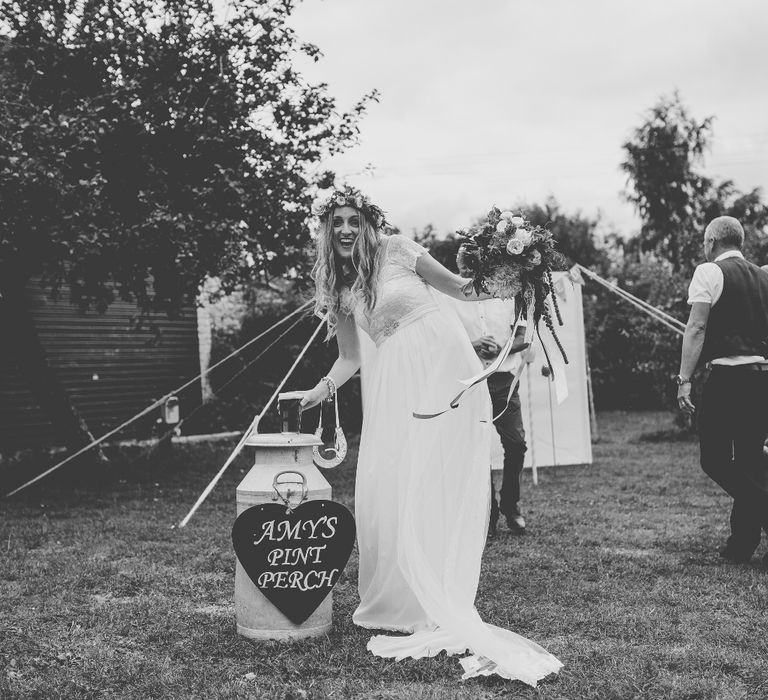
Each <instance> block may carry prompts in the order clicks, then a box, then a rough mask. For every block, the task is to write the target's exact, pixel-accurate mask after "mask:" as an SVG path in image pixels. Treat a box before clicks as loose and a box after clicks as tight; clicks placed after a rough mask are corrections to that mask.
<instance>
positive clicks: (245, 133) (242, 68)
mask: <svg viewBox="0 0 768 700" xmlns="http://www.w3.org/2000/svg"><path fill="white" fill-rule="evenodd" d="M294 4H295V0H281V2H278V3H274V2H266V1H265V0H239V1H238V2H237V3H230V5H229V9H228V13H229V15H228V17H227V18H226V19H225V20H222V21H218V20H217V17H216V15H215V11H214V7H213V4H212V3H211V2H209V1H208V0H182V1H179V2H176V1H172V0H112V1H110V2H107V3H101V2H96V1H95V0H86V1H85V2H78V1H76V0H60V1H58V2H51V1H50V0H11V1H10V2H5V3H3V5H2V6H0V32H2V34H3V36H2V37H0V39H1V41H0V202H2V217H0V285H1V287H0V293H2V303H1V304H0V313H2V322H3V324H4V330H5V336H6V338H8V339H9V341H10V342H13V344H14V349H15V355H16V356H17V357H18V358H19V361H20V363H21V365H22V368H23V371H24V373H25V374H26V375H27V377H28V379H29V380H30V382H31V383H32V386H33V389H34V390H35V391H36V393H37V394H38V398H39V399H40V400H41V402H42V403H43V407H44V408H46V409H48V412H49V413H50V414H51V417H52V418H53V420H54V422H58V423H61V422H62V421H63V422H64V423H66V424H67V432H68V433H69V434H70V435H72V436H73V440H74V442H75V443H77V442H81V441H82V440H83V439H84V436H83V434H82V431H81V430H78V429H77V426H76V425H75V424H73V423H72V416H73V415H74V414H73V413H72V412H71V411H69V410H68V408H67V400H66V397H65V396H63V395H62V392H61V390H60V387H59V388H56V382H55V378H54V377H53V376H52V374H51V373H50V371H49V370H46V369H45V367H44V355H43V354H42V349H41V348H40V344H39V342H38V340H37V338H36V336H35V333H34V327H33V325H32V324H31V323H30V320H29V318H28V315H27V314H26V310H25V305H24V287H25V285H26V283H27V280H28V279H29V278H30V277H32V276H37V275H40V276H42V278H43V280H44V281H45V283H46V284H47V285H48V286H49V288H50V290H51V292H52V294H56V293H57V292H58V291H59V289H60V288H61V286H62V284H63V283H65V282H66V283H67V284H68V286H69V289H70V290H71V294H72V301H73V302H75V303H77V304H79V305H80V307H81V308H84V309H85V308H88V307H95V308H97V309H100V310H103V309H105V308H106V307H107V306H108V304H109V303H110V302H111V301H112V300H113V299H114V298H115V295H119V296H120V297H122V298H124V299H130V300H135V301H136V302H137V304H138V306H139V308H140V309H142V310H144V311H149V310H153V311H165V312H167V313H173V312H174V311H175V310H176V309H178V308H179V306H180V304H182V303H184V302H189V301H191V300H194V299H195V297H196V296H197V294H198V290H199V287H200V284H201V282H202V281H203V280H204V279H205V278H206V276H209V275H216V276H219V277H220V278H221V280H222V283H223V285H224V287H225V289H232V288H234V287H235V286H236V285H238V284H246V285H252V284H256V283H258V282H259V281H263V280H264V279H268V278H269V277H271V276H274V275H281V274H288V275H290V276H293V277H301V276H302V275H304V274H305V273H306V271H307V262H308V261H307V256H306V253H305V249H306V248H307V246H308V244H309V235H308V229H307V225H306V224H307V218H308V216H309V207H310V201H311V198H312V192H313V187H314V186H315V185H316V184H318V181H319V180H321V179H322V180H325V181H326V182H324V183H323V184H327V181H328V180H329V179H332V174H330V175H329V174H327V173H325V174H321V175H313V172H314V170H315V169H316V168H317V164H318V163H319V162H320V160H321V159H322V158H323V157H324V156H326V155H327V154H332V153H334V152H337V151H339V150H342V149H344V148H345V147H347V146H348V145H350V144H351V143H353V142H354V141H355V139H356V137H357V133H358V120H359V118H360V117H361V116H362V114H363V113H364V111H365V109H366V107H367V105H368V104H369V103H370V101H371V100H372V99H376V94H375V92H373V93H371V94H370V95H368V96H365V97H363V99H361V101H360V102H358V103H357V104H356V105H354V106H353V108H352V109H351V111H349V112H344V113H338V112H337V111H336V108H335V103H334V100H333V99H332V97H331V96H330V95H329V94H328V91H327V86H325V85H324V84H320V85H310V84H308V83H307V82H306V81H305V80H304V79H303V78H302V77H301V75H300V74H299V73H297V72H296V70H295V69H294V67H293V63H294V60H295V58H296V56H297V55H298V54H299V53H304V54H307V55H309V56H310V57H312V58H314V59H315V60H317V59H318V58H319V56H320V53H319V50H318V49H317V47H315V46H312V45H307V44H301V43H300V42H299V40H298V39H297V37H296V36H295V34H294V32H293V31H292V30H291V29H290V27H288V26H287V24H286V20H287V18H288V16H289V15H290V13H291V11H292V9H293V6H294ZM51 392H53V395H55V396H52V394H51ZM76 422H77V421H76ZM78 432H79V433H80V434H79V435H78ZM75 438H76V439H75Z"/></svg>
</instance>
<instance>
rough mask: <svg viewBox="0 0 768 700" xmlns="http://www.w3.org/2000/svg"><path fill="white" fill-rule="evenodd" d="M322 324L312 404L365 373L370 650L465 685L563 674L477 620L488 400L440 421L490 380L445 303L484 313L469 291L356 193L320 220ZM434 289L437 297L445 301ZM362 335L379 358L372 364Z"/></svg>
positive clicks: (364, 605) (363, 535)
mask: <svg viewBox="0 0 768 700" xmlns="http://www.w3.org/2000/svg"><path fill="white" fill-rule="evenodd" d="M317 213H318V214H319V215H320V221H321V226H320V231H319V234H318V239H317V253H318V257H317V262H316V264H315V268H314V271H313V276H314V279H315V283H316V297H315V301H316V305H315V309H316V312H317V313H319V314H327V321H328V328H329V336H332V335H335V336H336V338H337V341H338V346H339V357H338V359H337V361H336V362H335V363H334V365H333V367H332V368H331V370H330V372H329V373H328V376H327V377H324V378H323V379H322V380H321V381H320V382H318V384H317V386H315V388H314V389H311V390H310V391H307V392H305V395H304V398H303V400H302V404H303V407H304V408H305V409H307V408H310V407H312V406H314V405H317V404H318V403H320V402H321V401H322V400H324V399H326V398H327V397H328V396H329V394H330V392H331V391H333V390H334V388H335V387H339V386H341V385H342V384H344V382H346V381H347V380H348V379H349V378H350V377H351V376H352V375H353V374H354V373H355V372H357V370H358V368H360V365H361V355H363V356H364V357H365V361H364V362H363V363H362V364H363V367H362V374H363V428H362V433H361V437H360V451H359V457H358V466H357V482H356V489H355V515H356V520H357V531H358V546H359V553H360V572H359V585H358V588H359V592H360V606H359V607H358V608H357V610H356V611H355V613H354V616H353V621H354V623H355V624H357V625H360V626H361V627H366V628H369V629H375V630H388V631H393V632H405V633H408V634H407V636H391V635H377V636H374V637H373V638H372V639H371V640H370V642H369V643H368V649H369V650H370V651H371V652H373V653H374V654H376V655H378V656H382V657H388V658H395V659H397V660H400V659H404V658H408V657H412V658H420V657H424V656H435V655H436V654H438V653H440V652H441V651H446V652H447V653H449V654H463V653H465V652H469V653H470V655H469V656H467V657H465V658H462V659H461V664H462V666H463V668H464V676H463V677H464V678H469V677H472V676H476V675H489V674H492V673H495V674H498V675H500V676H502V677H504V678H509V679H519V680H522V681H524V682H526V683H528V684H530V685H536V683H537V681H538V680H540V679H541V678H543V677H545V676H547V675H549V674H550V673H553V672H556V671H558V670H559V669H560V667H561V666H562V664H561V663H560V661H558V660H557V659H556V658H555V657H554V656H552V655H551V654H549V653H548V652H547V651H546V650H544V649H543V648H542V647H540V646H538V645H537V644H535V643H534V642H531V641H529V640H527V639H525V638H524V637H521V636H520V635H517V634H515V633H514V632H510V631H508V630H505V629H502V628H499V627H496V626H493V625H490V624H486V623H484V622H483V621H482V620H481V619H480V616H479V615H478V613H477V611H476V610H475V606H474V600H475V595H476V592H477V586H478V581H479V577H480V563H481V557H482V553H483V549H484V547H485V538H486V532H487V527H488V515H489V510H490V482H489V480H490V467H489V453H490V447H489V442H488V441H489V439H490V432H489V425H490V423H489V421H490V399H489V395H488V392H487V391H484V390H483V389H484V387H479V389H473V390H471V391H469V392H468V393H467V394H465V396H464V398H463V400H462V401H461V403H460V405H459V406H458V407H457V408H456V409H453V410H449V411H448V412H447V413H444V414H442V415H440V416H438V417H437V418H434V419H431V420H420V419H418V418H415V417H414V415H413V414H414V412H420V413H429V412H437V411H440V410H443V409H444V408H446V407H447V406H448V404H449V402H450V400H451V399H452V398H453V397H454V396H456V395H457V394H458V393H459V391H461V389H462V388H463V387H462V385H460V384H459V381H458V380H459V379H461V378H466V377H469V376H471V375H474V374H477V373H478V372H480V371H481V370H482V367H481V364H480V361H479V360H478V358H477V355H476V354H475V352H474V350H473V349H472V345H471V344H470V342H469V338H468V337H467V334H466V332H465V330H464V328H463V326H462V325H461V322H460V321H459V320H458V318H457V317H456V316H454V315H452V314H451V313H450V312H449V311H447V310H446V305H444V304H442V303H441V302H440V299H439V296H440V293H442V294H446V295H448V296H451V297H453V298H454V299H460V300H465V301H476V300H478V299H479V298H482V297H478V296H476V295H475V294H474V293H473V294H472V296H471V297H467V296H465V295H464V293H463V292H462V290H461V287H462V286H463V284H464V283H465V282H466V281H467V280H464V279H463V278H461V277H459V276H457V275H455V274H453V273H452V272H450V271H448V270H447V269H446V268H444V267H443V266H442V265H440V263H438V262H437V261H436V260H434V259H433V258H432V257H431V256H430V255H429V254H428V253H427V251H426V250H425V249H424V248H423V247H421V246H420V245H418V244H417V243H415V242H413V241H411V240H410V239H408V238H405V237H404V236H401V235H392V236H386V235H383V234H381V233H380V228H381V227H382V225H383V222H384V217H383V213H382V212H381V210H380V209H378V208H377V207H376V206H374V205H372V204H371V203H370V202H369V201H368V200H367V198H365V197H364V196H363V195H361V194H360V193H359V192H357V191H356V190H353V189H351V188H346V189H345V190H343V191H341V192H335V193H334V195H333V196H332V197H331V199H330V200H329V202H327V203H326V204H325V206H323V207H322V208H321V209H320V210H319V211H318V212H317ZM435 290H436V291H437V293H435ZM358 328H359V329H361V330H362V332H364V333H365V334H367V335H368V336H370V339H371V340H372V341H373V343H374V344H375V346H376V350H375V352H373V353H362V352H361V343H360V338H359V337H358Z"/></svg>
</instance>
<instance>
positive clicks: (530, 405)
mask: <svg viewBox="0 0 768 700" xmlns="http://www.w3.org/2000/svg"><path fill="white" fill-rule="evenodd" d="M525 373H526V377H525V380H526V381H525V383H526V384H527V385H528V428H529V430H530V432H531V435H530V437H529V438H528V441H529V442H530V445H531V474H532V476H533V485H534V486H538V485H539V470H538V468H537V466H536V441H535V440H534V439H533V401H532V400H531V363H530V362H528V363H527V364H526V365H525ZM526 437H527V436H526Z"/></svg>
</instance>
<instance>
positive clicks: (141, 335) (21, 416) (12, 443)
mask: <svg viewBox="0 0 768 700" xmlns="http://www.w3.org/2000/svg"><path fill="white" fill-rule="evenodd" d="M68 297H69V295H68V290H66V289H64V290H62V293H61V297H60V299H59V300H57V301H52V300H51V299H49V298H48V297H47V295H46V293H45V291H44V290H43V289H41V287H40V285H39V283H38V282H36V281H35V282H32V283H30V285H29V287H28V289H27V298H28V303H29V305H30V310H31V312H32V314H33V317H34V319H35V323H36V326H37V330H38V334H39V336H40V339H41V342H42V343H43V346H44V347H45V349H46V352H47V354H48V361H49V364H50V365H51V366H52V367H53V368H54V369H55V371H56V372H57V373H58V375H59V377H60V379H61V381H62V383H63V385H64V386H65V387H66V389H67V391H68V393H69V396H70V398H71V399H72V401H73V403H74V404H75V406H76V407H77V409H78V410H79V411H80V412H81V414H82V415H83V417H84V418H85V420H86V422H87V423H88V426H89V427H90V429H91V431H92V432H93V434H94V435H95V436H99V435H101V434H103V433H104V432H106V431H107V430H109V429H110V428H113V427H115V426H117V425H119V424H120V423H122V422H123V421H124V420H126V419H128V418H130V417H131V416H133V415H134V414H136V413H138V412H139V411H140V410H141V409H143V408H145V407H146V406H148V405H149V404H150V403H152V401H153V400H154V399H157V398H159V397H161V396H163V395H164V394H165V393H167V392H168V391H170V390H172V389H174V388H176V387H177V386H180V385H181V384H183V383H184V382H186V381H188V380H189V379H191V378H192V377H194V376H196V375H197V374H198V373H199V371H200V358H199V341H198V333H197V313H196V310H195V309H194V308H191V307H190V308H188V309H184V311H183V312H182V314H181V315H180V317H179V318H177V319H174V320H169V319H168V318H167V316H165V315H155V316H153V317H152V319H151V320H152V322H153V323H154V325H155V326H156V327H157V329H158V330H159V336H158V337H156V333H155V332H154V331H151V330H149V329H147V328H144V329H142V330H139V331H137V330H136V329H135V319H136V316H137V309H136V306H135V304H132V303H126V302H122V301H115V302H114V303H113V304H111V305H110V307H109V309H108V310H107V312H106V313H105V314H99V313H98V312H96V311H88V312H87V313H85V314H83V313H81V312H80V311H79V310H78V309H77V307H75V306H72V305H71V304H70V303H69V301H68ZM153 342H154V344H153ZM4 347H5V343H2V342H0V449H2V450H3V451H7V450H9V449H20V448H24V447H32V446H38V445H53V444H60V442H61V438H60V436H59V435H57V434H56V431H55V430H54V428H53V426H52V425H51V424H50V423H49V421H48V419H47V418H46V416H45V415H44V414H43V412H42V411H41V410H40V408H39V407H38V406H37V403H36V401H35V399H34V398H33V396H32V395H31V393H30V392H29V389H28V388H27V386H26V384H25V382H24V381H23V379H22V378H21V377H20V376H19V372H18V368H17V367H16V365H15V363H14V362H13V361H12V360H11V358H10V357H8V352H7V350H4ZM180 399H181V404H182V406H181V408H182V416H183V415H185V413H187V412H188V411H191V410H192V408H194V407H195V406H197V405H198V404H199V403H200V386H199V382H198V383H197V384H196V385H194V386H193V387H190V389H188V390H187V391H185V392H184V395H182V396H181V397H180ZM158 415H159V413H154V412H153V413H152V414H151V415H150V416H147V417H146V418H145V419H143V420H142V421H140V422H138V424H137V425H135V426H134V427H133V428H132V429H129V430H127V431H126V433H125V435H128V436H130V435H146V434H147V433H148V432H149V430H150V428H151V425H152V424H153V423H154V421H155V420H156V418H157V416H158Z"/></svg>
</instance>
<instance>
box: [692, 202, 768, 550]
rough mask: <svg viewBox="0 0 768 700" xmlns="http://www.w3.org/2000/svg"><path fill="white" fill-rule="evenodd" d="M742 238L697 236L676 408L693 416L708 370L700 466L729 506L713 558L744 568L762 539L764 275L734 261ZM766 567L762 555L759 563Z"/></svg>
mask: <svg viewBox="0 0 768 700" xmlns="http://www.w3.org/2000/svg"><path fill="white" fill-rule="evenodd" d="M743 244H744V230H743V229H742V227H741V224H740V223H739V222H738V221H737V220H736V219H734V218H733V217H730V216H720V217H718V218H716V219H714V220H713V221H712V222H710V224H709V225H708V226H707V228H706V230H705V232H704V254H705V257H706V259H707V261H708V262H706V263H704V264H702V265H699V266H698V267H697V268H696V270H695V272H694V275H693V279H692V280H691V284H690V287H689V290H688V303H689V304H690V305H691V312H690V316H689V318H688V324H687V326H686V329H685V335H684V337H683V348H682V355H681V359H680V374H679V375H678V376H677V383H678V387H679V389H678V403H679V406H680V408H681V409H683V410H684V411H686V412H688V413H693V411H694V405H693V403H692V402H691V375H692V374H693V372H694V370H695V369H696V366H697V364H699V363H700V362H701V363H707V362H708V363H710V365H711V368H712V371H711V372H710V374H709V377H708V378H707V380H706V383H705V384H704V390H703V393H702V397H701V405H700V407H699V410H698V428H699V446H700V449H701V466H702V469H703V470H704V471H705V472H706V473H707V475H708V476H709V477H710V478H711V479H713V480H714V481H715V482H716V483H717V484H719V485H720V487H721V488H723V489H724V490H725V491H726V492H727V493H728V494H729V495H730V496H731V497H732V498H733V507H732V510H731V535H730V537H729V538H728V541H727V543H726V545H725V546H724V547H723V548H722V549H721V550H720V556H721V557H723V558H724V559H726V560H727V561H731V562H736V563H746V562H748V561H749V560H750V559H751V558H752V555H753V554H754V552H755V550H756V549H757V547H758V546H759V544H760V537H761V532H760V531H761V528H762V529H764V530H765V531H766V532H768V464H766V462H765V460H764V458H763V444H764V443H765V440H766V436H768V360H766V357H768V273H767V272H765V271H764V270H761V269H760V268H759V267H757V266H756V265H753V264H752V263H750V262H747V261H746V260H745V259H744V256H743V255H742V253H741V248H742V246H743ZM763 563H764V564H765V565H768V555H766V556H765V557H764V558H763Z"/></svg>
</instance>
